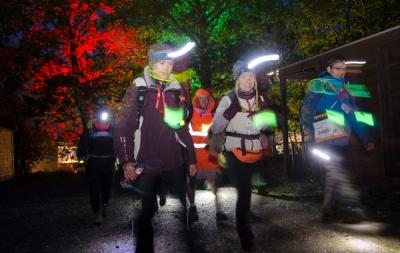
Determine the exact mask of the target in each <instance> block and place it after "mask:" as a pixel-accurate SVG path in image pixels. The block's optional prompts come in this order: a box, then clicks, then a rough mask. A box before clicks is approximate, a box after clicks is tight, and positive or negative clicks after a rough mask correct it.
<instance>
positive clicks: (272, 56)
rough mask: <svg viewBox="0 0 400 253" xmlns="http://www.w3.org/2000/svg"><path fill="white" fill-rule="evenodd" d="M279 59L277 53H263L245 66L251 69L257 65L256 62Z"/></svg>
mask: <svg viewBox="0 0 400 253" xmlns="http://www.w3.org/2000/svg"><path fill="white" fill-rule="evenodd" d="M277 60H279V55H277V54H269V55H264V56H260V57H258V58H256V59H254V60H252V61H251V62H250V63H249V64H248V65H247V68H248V69H252V68H254V67H255V66H257V65H258V64H260V63H262V62H266V61H277Z"/></svg>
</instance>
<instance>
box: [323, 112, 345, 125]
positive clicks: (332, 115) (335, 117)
mask: <svg viewBox="0 0 400 253" xmlns="http://www.w3.org/2000/svg"><path fill="white" fill-rule="evenodd" d="M326 114H327V115H328V119H329V121H331V122H333V123H335V124H336V125H340V126H344V123H345V121H344V116H343V114H342V113H340V112H337V111H333V110H329V109H326Z"/></svg>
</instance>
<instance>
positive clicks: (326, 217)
mask: <svg viewBox="0 0 400 253" xmlns="http://www.w3.org/2000/svg"><path fill="white" fill-rule="evenodd" d="M336 221H337V217H336V215H333V214H329V213H323V214H322V215H321V222H322V223H333V222H336Z"/></svg>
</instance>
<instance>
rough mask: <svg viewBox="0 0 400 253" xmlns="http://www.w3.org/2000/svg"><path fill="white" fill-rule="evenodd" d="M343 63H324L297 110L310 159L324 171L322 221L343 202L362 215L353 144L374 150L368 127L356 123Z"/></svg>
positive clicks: (336, 60)
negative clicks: (311, 157) (316, 159)
mask: <svg viewBox="0 0 400 253" xmlns="http://www.w3.org/2000/svg"><path fill="white" fill-rule="evenodd" d="M345 74H346V61H345V60H344V59H343V58H342V57H339V56H336V57H334V58H332V59H330V60H329V61H328V66H327V68H326V71H324V72H322V73H321V74H320V76H319V78H316V79H313V80H311V81H310V82H309V83H308V91H307V94H306V96H305V98H304V103H303V107H302V109H301V119H300V120H301V122H300V123H301V127H302V131H303V136H304V141H305V143H306V145H307V146H308V147H309V148H310V150H311V152H312V153H313V157H315V158H318V160H319V161H321V162H322V166H323V167H324V169H325V188H324V201H323V207H322V221H323V222H330V221H334V220H335V219H336V218H337V215H338V209H339V201H340V200H341V201H344V200H346V201H347V202H349V204H353V205H354V207H356V209H355V210H358V213H357V214H356V215H357V216H361V217H359V218H362V216H364V212H363V211H362V209H361V208H360V207H361V206H360V204H361V203H360V201H361V200H360V192H359V190H358V189H357V187H355V184H354V180H353V178H352V176H353V175H352V173H350V172H351V169H352V164H351V161H352V159H351V158H352V157H351V154H353V153H354V152H355V151H356V150H357V146H358V147H359V145H356V144H357V143H362V145H363V146H364V148H365V149H366V150H367V151H372V150H373V149H374V143H373V142H372V140H371V135H370V131H369V126H368V125H367V124H365V123H363V122H359V121H357V118H356V115H355V112H356V111H358V106H357V104H356V101H355V99H354V97H352V96H351V95H350V93H349V91H348V89H347V84H348V83H349V82H348V81H347V80H346V79H345Z"/></svg>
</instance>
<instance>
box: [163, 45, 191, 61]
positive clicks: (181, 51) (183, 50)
mask: <svg viewBox="0 0 400 253" xmlns="http://www.w3.org/2000/svg"><path fill="white" fill-rule="evenodd" d="M195 45H196V44H195V43H194V42H189V43H187V44H186V45H185V46H184V47H182V48H181V49H179V50H178V51H175V52H171V53H168V54H167V56H168V57H169V58H177V57H179V56H182V55H184V54H186V53H187V52H189V51H190V50H192V49H193V48H194V46H195Z"/></svg>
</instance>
